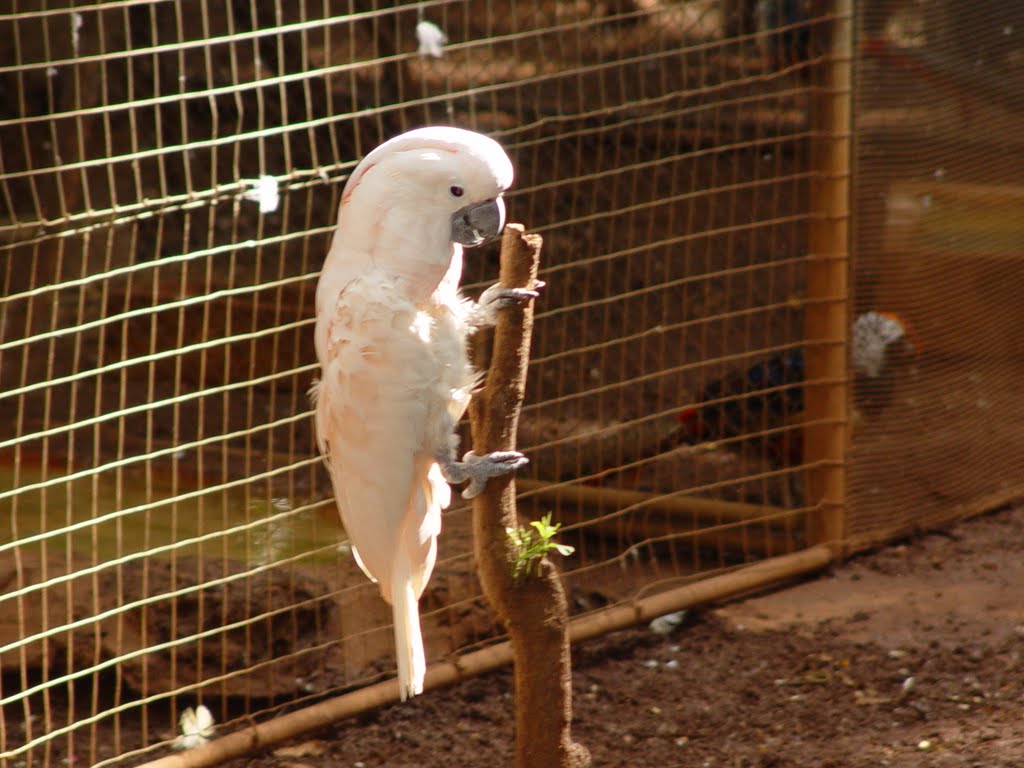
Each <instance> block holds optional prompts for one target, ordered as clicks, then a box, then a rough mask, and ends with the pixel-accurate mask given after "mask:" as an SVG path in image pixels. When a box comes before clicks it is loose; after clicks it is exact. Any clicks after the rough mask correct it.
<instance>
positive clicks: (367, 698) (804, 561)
mask: <svg viewBox="0 0 1024 768" xmlns="http://www.w3.org/2000/svg"><path fill="white" fill-rule="evenodd" d="M831 562H832V550H831V548H830V547H828V546H825V545H819V546H816V547H811V548H810V549H805V550H801V551H800V552H795V553H793V554H790V555H782V556H780V557H774V558H771V559H769V560H762V561H761V562H758V563H754V564H753V565H748V566H744V567H742V568H738V569H737V570H735V571H730V572H729V573H725V574H722V575H721V576H713V577H711V578H708V579H703V580H701V581H697V582H694V583H692V584H687V585H685V586H682V587H677V588H675V589H671V590H667V591H665V592H660V593H658V594H656V595H651V596H649V597H645V598H642V599H640V600H636V601H633V602H629V603H622V604H619V605H615V606H611V607H609V608H605V609H603V610H601V611H599V612H597V613H593V614H588V615H586V616H580V617H579V618H576V619H573V620H572V621H571V622H569V639H570V641H571V642H573V643H578V642H582V641H584V640H589V639H592V638H595V637H600V636H601V635H605V634H608V633H609V632H615V631H618V630H620V629H625V628H627V627H630V626H633V625H634V624H638V623H643V622H647V621H650V620H651V619H654V618H656V617H658V616H663V615H664V614H666V613H672V612H673V611H681V610H683V609H686V608H693V607H695V606H698V605H705V604H708V603H713V602H719V601H722V600H726V599H728V598H732V597H736V596H738V595H743V594H746V593H749V592H752V591H754V590H756V589H763V588H765V587H767V586H770V585H772V584H777V583H780V582H785V581H789V580H791V579H795V578H799V577H801V576H806V575H808V574H811V573H814V572H816V571H820V570H822V569H823V568H826V567H827V566H828V565H829V564H830V563H831ZM511 661H512V645H511V643H510V642H508V641H506V642H503V643H499V644H497V645H492V646H489V647H487V648H483V649H481V650H479V651H474V652H473V653H468V654H466V655H465V656H460V657H455V658H453V659H451V660H449V661H444V662H440V663H436V664H431V665H430V668H429V669H428V670H427V677H426V680H425V681H424V688H425V689H426V690H433V689H436V688H440V687H443V686H447V685H453V684H455V683H458V682H461V681H462V680H466V679H468V678H470V677H474V676H476V675H480V674H484V673H486V672H491V671H494V670H496V669H500V668H501V667H504V666H506V665H507V664H509V662H511ZM397 701H398V681H397V680H388V681H386V682H382V683H376V684H374V685H369V686H367V687H365V688H360V689H359V690H357V691H353V692H351V693H346V694H343V695H341V696H338V697H336V698H333V699H328V700H326V701H322V702H319V703H317V704H312V705H310V706H308V707H305V708H303V709H300V710H296V711H294V712H289V713H287V714H284V715H281V716H280V717H276V718H274V719H272V720H267V721H266V722H263V723H257V724H255V725H251V726H249V727H248V728H244V729H242V730H240V731H235V732H234V733H229V734H227V735H225V736H221V737H220V738H218V739H215V740H213V741H210V742H208V743H206V744H203V745H201V746H199V747H195V748H194V749H190V750H187V751H185V752H179V753H175V754H172V755H167V756H166V757H162V758H159V759H157V760H151V761H150V762H148V763H144V764H143V765H142V766H141V768H210V766H215V765H220V764H222V763H226V762H227V761H228V760H234V759H237V758H239V757H244V756H245V755H247V754H249V753H251V752H253V751H254V750H257V749H268V748H270V747H273V746H275V745H277V744H280V743H282V742H284V741H287V740H289V739H294V738H297V737H299V736H302V735H303V734H306V733H309V732H311V731H315V730H317V729H318V728H323V727H325V726H328V725H331V724H332V723H336V722H338V721H340V720H344V719H346V718H349V717H353V716H355V715H358V714H360V713H362V712H368V711H370V710H372V709H377V708H379V707H382V706H386V705H389V704H394V703H396V702H397Z"/></svg>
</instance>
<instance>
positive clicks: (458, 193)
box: [448, 184, 466, 197]
mask: <svg viewBox="0 0 1024 768" xmlns="http://www.w3.org/2000/svg"><path fill="white" fill-rule="evenodd" d="M448 191H449V192H451V195H452V197H462V196H463V195H464V194H466V190H464V189H463V188H462V187H460V186H459V185H458V184H452V185H451V186H450V187H448Z"/></svg>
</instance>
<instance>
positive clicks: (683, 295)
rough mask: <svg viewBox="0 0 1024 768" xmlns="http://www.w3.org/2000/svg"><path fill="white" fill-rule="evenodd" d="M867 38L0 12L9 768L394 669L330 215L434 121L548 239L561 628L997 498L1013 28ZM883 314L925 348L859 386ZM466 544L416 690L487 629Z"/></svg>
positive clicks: (137, 9)
mask: <svg viewBox="0 0 1024 768" xmlns="http://www.w3.org/2000/svg"><path fill="white" fill-rule="evenodd" d="M855 10H856V13H853V12H852V10H851V8H850V7H849V6H848V5H847V4H844V3H837V4H835V5H827V4H819V3H816V2H794V3H789V2H779V3H771V2H767V3H766V2H761V3H753V2H748V1H745V0H721V2H714V0H693V1H692V2H686V3H674V2H671V3H670V2H662V1H661V0H650V1H648V0H643V1H641V0H636V1H635V2H631V1H628V0H608V1H607V2H599V1H598V0H594V1H593V2H584V3H563V2H541V1H540V0H537V2H503V1H500V0H487V1H481V0H461V1H459V2H424V3H408V4H398V5H394V6H391V5H385V4H377V3H374V2H363V0H359V2H356V1H355V0H352V1H351V2H347V3H332V2H325V3H321V4H313V3H310V2H303V3H289V4H279V7H275V6H274V5H271V4H260V3H253V4H250V5H245V4H232V5H224V6H221V5H213V4H210V3H207V2H201V1H200V0H184V1H183V2H177V3H171V2H134V0H124V1H123V2H121V1H118V0H114V1H111V2H104V3H97V4H88V5H87V4H75V5H69V6H67V7H49V6H48V5H47V4H45V3H42V2H35V3H20V4H18V6H17V7H14V6H11V7H8V8H6V9H4V10H3V15H0V39H4V40H10V41H11V44H10V45H8V46H6V47H4V48H2V49H0V93H2V94H3V101H2V104H0V109H2V112H0V147H2V154H0V162H2V166H0V195H2V196H3V201H4V210H3V219H2V220H0V285H2V293H0V423H2V424H4V425H5V428H4V429H3V430H2V431H0V478H2V481H0V505H2V507H3V515H2V519H0V526H4V527H3V528H0V585H2V586H0V590H2V591H0V605H2V606H3V607H2V609H0V764H2V765H3V766H5V767H6V766H15V765H17V766H18V767H19V768H21V766H22V764H25V765H45V766H49V765H54V764H57V763H58V762H62V761H64V760H68V759H79V760H82V759H84V760H88V761H89V763H90V764H96V763H100V764H115V763H116V764H129V763H133V762H139V761H141V760H144V759H147V758H149V757H153V756H156V755H159V754H162V752H163V751H164V750H166V749H167V747H168V745H169V742H171V741H173V740H174V738H175V736H176V735H177V733H178V731H179V723H178V720H179V716H180V714H181V713H182V712H183V711H184V710H185V709H186V708H188V707H192V706H194V705H196V704H197V703H199V702H202V703H204V704H205V705H207V706H208V707H209V708H210V709H211V711H212V712H213V714H214V716H215V718H216V720H217V722H218V724H219V728H220V729H221V730H219V731H218V732H224V731H226V730H230V729H231V728H233V727H237V726H240V725H242V724H243V723H245V722H247V721H248V719H249V718H251V717H252V718H256V719H257V720H259V719H262V718H265V717H273V716H275V715H277V714H279V713H281V712H282V711H284V710H287V709H292V708H295V707H297V706H302V705H304V704H306V703H309V702H311V701H315V700H317V699H319V698H321V697H323V696H324V695H327V694H331V693H338V692H342V691H345V690H350V689H352V688H357V687H360V686H364V685H366V684H368V683H370V682H373V681H376V680H378V679H382V678H386V677H389V676H391V675H392V674H393V666H394V664H393V655H392V648H391V644H392V640H391V629H390V614H389V611H388V609H387V607H386V606H385V605H384V604H383V602H382V601H381V600H380V598H379V596H378V594H377V592H376V588H375V587H374V586H373V585H372V584H369V583H368V582H366V580H365V579H364V578H363V577H362V575H361V574H360V573H359V572H358V570H357V569H356V567H355V566H354V564H353V561H352V558H351V554H350V552H349V551H348V550H347V549H346V548H345V546H344V540H345V536H344V531H343V530H341V528H340V526H339V524H338V523H337V520H336V515H335V511H334V507H333V502H332V500H331V497H330V489H329V487H328V483H327V481H326V476H325V474H324V472H323V470H322V468H321V466H320V463H319V459H318V458H317V456H316V451H315V446H314V442H313V439H312V434H311V421H310V411H309V405H308V400H307V398H306V390H307V388H308V386H309V383H310V381H311V379H312V378H313V376H314V375H315V365H314V355H313V352H312V343H311V340H312V318H313V311H314V310H313V301H312V291H313V287H314V285H315V281H316V276H317V272H318V269H319V265H320V261H321V259H322V257H323V254H324V253H325V252H326V249H327V245H328V243H329V240H330V237H331V234H332V225H333V221H334V212H335V210H336V206H337V203H338V195H339V191H340V186H341V184H342V183H343V181H344V179H345V178H346V177H347V174H348V173H349V172H350V171H351V169H352V168H353V167H354V165H355V163H356V162H357V161H358V160H359V158H360V157H362V156H363V155H364V154H366V152H367V151H369V149H371V148H372V147H373V146H375V145H376V144H378V143H379V142H380V141H382V140H384V139H386V138H388V137H390V136H392V135H394V134H396V133H398V132H400V131H402V130H405V129H407V128H412V127H415V126H417V125H422V124H426V123H449V124H456V125H461V126H465V127H469V128H473V129H476V130H480V131H484V132H487V133H489V134H491V135H493V136H495V137H496V138H498V139H499V140H500V141H501V142H502V143H503V144H504V145H505V146H506V147H507V148H508V150H509V153H510V155H511V156H512V158H513V161H514V163H515V166H516V172H517V182H516V185H515V188H514V189H513V191H512V192H511V194H510V195H509V208H510V211H511V215H512V218H513V219H515V220H519V221H522V222H524V223H526V224H527V226H528V227H529V228H530V229H532V230H533V231H537V232H540V233H541V234H542V235H543V236H544V238H545V248H544V253H543V265H542V267H543V268H542V277H543V278H544V279H545V280H546V281H547V283H548V287H547V288H546V290H545V293H544V296H543V299H542V301H541V302H540V304H539V305H538V316H537V325H536V329H535V343H534V358H533V361H532V363H531V369H530V383H529V391H528V400H527V406H526V409H525V411H524V415H523V419H522V427H521V433H520V444H521V446H522V448H523V449H524V450H525V451H526V452H527V453H528V454H529V455H530V456H531V458H532V464H531V468H530V470H529V474H528V475H527V476H526V477H524V478H523V480H522V481H521V482H520V498H521V505H522V506H521V509H522V512H523V515H524V517H527V518H531V519H532V518H536V517H539V516H540V515H542V514H544V513H546V512H548V511H551V512H553V513H554V517H555V519H556V520H559V521H561V522H562V523H563V525H564V528H563V532H562V534H561V536H562V538H563V540H565V541H566V542H567V543H571V544H573V545H574V546H575V547H576V553H575V554H574V556H573V557H572V558H570V559H568V560H566V561H564V562H563V563H561V565H562V568H563V571H564V573H565V581H566V586H567V589H568V591H569V596H570V599H571V602H572V606H573V611H574V613H576V614H577V615H578V616H587V615H591V616H600V615H604V614H606V613H608V612H611V611H614V610H616V609H617V608H621V607H622V606H628V605H631V604H632V603H633V602H634V601H636V600H638V599H642V598H643V597H645V596H648V595H651V594H657V593H660V592H663V591H668V590H671V589H672V588H674V587H678V586H680V585H686V584H696V583H699V582H703V581H705V580H707V579H709V578H713V577H718V576H723V575H727V574H730V573H733V572H743V571H744V569H746V568H748V567H749V564H751V563H756V562H760V561H764V560H770V559H772V558H775V557H778V556H781V555H787V554H790V553H794V552H800V551H803V550H805V549H806V548H807V547H809V546H810V545H811V544H812V543H814V542H817V541H828V542H831V543H833V544H836V545H837V548H838V549H840V550H842V551H852V550H855V549H858V548H861V547H864V546H870V545H871V544H874V543H877V542H880V541H884V540H888V539H890V538H893V537H896V536H902V535H906V534H907V533H911V532H913V531H915V530H920V529H924V528H927V527H930V526H933V525H936V524H940V523H942V522H945V521H948V520H951V519H956V518H959V517H963V516H967V515H969V514H974V513H977V512H979V511H983V510H984V509H987V508H991V507H992V506H994V505H997V504H999V503H1005V502H1006V501H1008V500H1011V499H1013V498H1015V497H1016V496H1017V495H1018V494H1019V488H1018V487H1017V486H1016V485H1015V478H1016V477H1017V476H1018V473H1017V469H1018V464H1019V463H1021V459H1020V458H1019V456H1020V452H1019V451H1016V450H1015V443H1014V442H1012V441H1013V438H1014V437H1015V436H1016V435H1017V434H1019V431H1020V430H1019V422H1018V420H1017V416H1018V414H1019V412H1020V398H1019V397H1016V396H1015V394H1014V393H1015V382H1016V380H1017V377H1018V375H1019V373H1020V371H1019V370H1018V368H1019V366H1020V351H1019V349H1018V344H1019V342H1018V341H1017V339H1018V338H1019V337H1020V334H1019V333H1018V331H1019V330H1020V329H1019V328H1018V325H1019V321H1018V319H1017V317H1016V316H1015V315H1014V313H1013V311H1012V310H1011V309H1010V308H1012V307H1013V306H1014V301H1013V299H1014V297H1016V296H1019V295H1021V294H1020V288H1021V286H1020V285H1018V282H1019V281H1020V280H1022V279H1024V278H1022V277H1021V276H1020V270H1019V269H1015V268H1014V267H1015V266H1016V258H1015V257H1017V256H1019V255H1020V254H1021V252H1022V251H1024V223H1022V222H1024V217H1022V216H1021V215H1020V207H1021V202H1022V196H1024V193H1022V188H1021V187H1020V186H1019V184H1018V180H1019V179H1020V178H1021V173H1020V171H1021V170H1022V169H1021V168H1020V165H1021V163H1022V160H1021V157H1022V154H1021V153H1020V151H1019V146H1018V145H1019V139H1018V137H1019V136H1021V135H1024V133H1022V132H1021V130H1020V128H1021V110H1022V109H1024V98H1022V88H1024V85H1022V79H1024V78H1022V75H1021V68H1022V66H1024V64H1022V60H1021V55H1020V54H1021V45H1020V44H1019V43H1018V42H1017V41H1018V38H1019V32H1020V30H1022V29H1024V24H1022V23H1021V22H1024V19H1020V18H1019V16H1021V15H1022V14H1021V12H1020V11H1017V10H1014V8H1013V4H1005V3H997V2H995V1H994V0H985V2H982V3H980V4H975V5H972V6H970V7H969V8H968V7H965V6H963V4H961V6H958V5H955V4H954V3H952V2H935V3H930V4H928V5H927V6H923V5H921V4H917V3H912V2H898V1H897V0H885V1H884V2H883V1H882V0H875V1H874V2H866V3H859V4H857V6H856V9H855ZM420 22H430V23H432V24H434V25H436V27H437V29H439V30H442V31H443V32H444V33H445V34H446V36H447V39H448V42H447V45H446V46H445V48H444V50H443V52H442V55H441V56H440V57H437V58H435V57H433V56H432V55H430V54H429V53H427V52H424V53H421V52H419V50H418V48H419V40H418V39H417V36H416V27H417V24H419V23H420ZM847 229H849V230H850V231H849V232H847V231H846V230H847ZM851 252H852V254H853V256H852V258H851V256H850V254H851ZM494 256H495V254H494V252H493V250H491V251H484V252H482V253H476V254H474V255H472V256H471V257H470V258H468V259H467V272H468V275H467V282H468V283H469V290H470V291H471V292H472V291H475V290H479V288H481V287H482V286H483V285H485V284H486V281H487V280H488V279H493V275H494V273H495V268H496V261H495V258H494ZM1002 307H1006V308H1007V310H1006V311H1001V310H998V311H997V309H996V308H1002ZM869 311H879V312H887V313H892V314H896V315H898V317H899V318H900V320H901V322H902V323H903V325H904V326H905V327H906V328H907V329H908V338H911V339H912V340H913V346H914V354H913V355H912V356H911V357H910V358H909V359H902V360H898V361H894V364H893V365H892V366H891V367H890V369H889V370H888V375H887V376H886V377H884V379H883V381H882V382H881V383H879V382H869V384H871V386H864V385H863V384H864V382H860V386H859V385H858V381H857V380H856V376H855V374H854V370H853V369H854V367H855V366H854V365H853V364H852V360H851V356H852V351H851V344H850V339H849V337H850V331H849V330H848V329H849V327H850V323H851V322H852V321H853V320H854V318H855V317H857V316H859V315H861V314H863V313H865V312H869ZM883 385H884V386H883ZM469 530H470V527H469V519H468V510H467V509H465V508H461V507H460V508H454V509H452V510H451V511H450V512H449V513H448V514H447V515H446V517H445V532H444V535H443V537H442V542H441V553H440V560H439V564H438V567H437V570H436V572H435V575H434V577H433V579H432V581H431V585H430V587H429V589H428V591H427V592H426V594H425V596H424V600H423V605H422V609H423V613H424V628H425V632H426V636H427V652H428V657H429V658H430V659H431V660H441V659H444V658H446V657H450V656H451V655H454V654H462V653H465V652H467V651H471V650H473V649H478V648H481V647H485V646H487V645H489V644H491V643H493V642H495V640H496V639H498V638H500V637H501V634H502V633H501V628H500V627H498V626H496V625H495V622H494V619H493V616H492V614H491V612H490V610H489V608H488V607H487V606H486V605H485V604H484V603H483V602H482V599H481V597H480V594H479V589H478V586H477V584H476V581H475V576H474V572H473V565H472V559H471V541H470V538H469V535H470V534H469Z"/></svg>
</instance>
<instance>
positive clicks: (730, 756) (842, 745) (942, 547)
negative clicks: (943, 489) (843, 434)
mask: <svg viewBox="0 0 1024 768" xmlns="http://www.w3.org/2000/svg"><path fill="white" fill-rule="evenodd" d="M1022 583H1024V508H1021V509H1013V510H1004V511H1001V512H998V513H995V514H992V515H988V516H986V517H983V518H980V519H976V520H973V521H969V522H966V523H963V524H961V525H959V526H957V527H955V528H952V529H950V530H947V531H945V532H942V533H936V534H932V535H929V536H926V537H924V538H921V539H918V540H915V541H912V542H909V543H907V544H903V545H897V546H891V547H888V548H885V549H883V550H880V551H878V552H876V553H873V554H870V555H867V556H863V557H860V558H857V559H854V560H852V561H850V562H849V563H847V564H845V565H844V566H842V567H839V568H836V569H835V570H834V571H833V572H832V573H830V574H828V575H825V576H823V577H821V578H817V579H814V580H811V581H808V582H805V583H802V584H799V585H797V586H795V587H791V588H788V589H784V590H780V591H777V592H773V593H770V594H767V595H764V596H760V597H756V598H752V599H748V600H745V601H742V602H737V603H733V604H731V605H727V606H724V607H720V608H718V609H715V610H711V611H706V612H702V613H692V614H691V615H690V616H689V617H688V618H687V621H686V622H685V623H684V624H683V625H682V626H681V627H679V628H678V629H676V630H675V631H674V632H673V634H672V635H670V636H668V637H662V636H658V635H655V634H653V633H652V632H651V631H650V630H649V629H647V628H646V627H641V628H636V629H633V630H629V631H625V632H620V633H617V634H614V635H611V636H609V637H607V638H603V639H600V640H596V641H591V642H588V643H585V644H583V645H581V646H579V647H576V648H574V666H575V668H574V689H575V693H576V699H575V714H576V724H575V727H574V732H575V736H576V738H577V739H578V740H579V741H581V742H582V743H583V744H585V745H586V746H587V747H588V748H589V749H590V750H591V753H592V755H593V764H594V765H595V766H630V767H631V768H645V767H650V768H654V767H655V766H657V768H671V767H673V766H700V767H701V768H703V767H704V766H707V767H708V768H712V767H715V768H717V767H719V766H720V767H723V768H724V767H725V766H737V767H738V766H758V767H762V768H768V767H769V766H771V767H772V768H789V767H793V768H796V767H798V766H799V767H800V768H830V767H831V768H840V767H842V768H860V767H861V766H900V767H901V768H916V767H917V766H928V767H929V768H931V767H932V766H978V767H979V768H981V767H982V766H984V768H1010V767H1011V766H1020V765H1024V674H1022V672H1024V665H1022V655H1024V590H1022V589H1021V586H1020V585H1021V584H1022ZM512 706H513V700H512V688H511V674H510V672H509V671H507V670H506V671H502V672H500V673H495V674H492V675H488V676H485V677H481V678H478V679H474V680H470V681H467V682H465V683H463V684H460V685H458V686H455V687H453V688H449V689H445V690H440V691H434V692H428V693H427V694H425V695H424V696H421V697H419V698H417V699H415V700H413V701H412V702H411V703H408V704H404V705H398V706H393V707H389V708H386V709H383V710H380V711H377V712H374V713H371V714H368V715H366V716H364V717H362V718H359V719H356V720H352V721H348V722H344V723H339V724H338V725H336V726H334V727H332V728H330V729H327V730H324V731H321V732H319V733H317V734H313V735H310V736H308V737H306V738H305V739H303V740H301V741H298V742H295V743H292V744H290V745H287V746H285V747H283V748H278V749H276V750H274V751H272V752H268V753H265V754H263V755H259V756H255V757H253V758H250V759H247V760H238V761H236V762H235V763H234V764H233V765H234V767H235V768H243V766H244V768H272V767H273V768H327V767H328V766H330V767H331V768H338V767H339V766H353V767H359V766H361V767H362V768H378V767H382V766H388V767H389V768H412V767H413V766H417V767H418V766H435V765H444V766H467V767H470V768H472V767H475V766H481V767H482V766H488V767H491V766H499V765H509V764H510V763H511V754H512V743H513V732H512V723H513V711H512Z"/></svg>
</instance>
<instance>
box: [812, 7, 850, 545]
mask: <svg viewBox="0 0 1024 768" xmlns="http://www.w3.org/2000/svg"><path fill="white" fill-rule="evenodd" d="M833 10H834V19H835V21H834V24H833V29H832V53H831V55H830V56H828V57H826V59H825V61H824V63H823V64H822V65H821V67H820V69H819V72H820V79H819V81H818V88H817V89H816V91H817V92H816V99H815V105H814V111H813V115H812V121H813V132H812V136H813V138H812V149H813V153H812V160H813V163H814V168H815V170H816V174H815V176H814V178H813V180H812V184H811V200H812V201H813V202H812V205H815V206H816V208H817V209H816V210H815V211H814V216H813V217H812V219H811V223H810V226H809V231H808V247H809V251H810V257H809V260H808V263H807V309H806V313H805V325H806V337H807V343H806V347H805V361H806V371H807V374H806V381H807V382H808V383H807V385H806V387H805V398H806V402H807V419H808V426H807V427H806V430H805V435H804V446H805V460H806V461H807V463H808V464H811V465H813V468H812V469H810V470H809V471H808V472H807V500H808V503H809V504H817V505H818V509H817V510H816V511H814V512H812V514H811V515H810V516H809V517H808V530H807V539H808V541H809V542H810V543H829V544H831V545H832V546H834V547H835V549H836V552H837V553H838V551H839V549H840V542H841V541H842V539H843V538H844V536H845V533H846V501H847V499H846V457H847V454H848V446H849V439H850V438H849V429H848V421H849V413H850V408H851V400H850V391H849V390H850V388H849V386H848V385H847V379H848V375H849V371H848V370H847V368H848V366H847V349H848V347H847V336H848V328H849V318H850V314H851V313H850V310H849V305H848V283H849V280H848V272H849V268H850V259H849V247H850V183H851V175H850V157H851V152H852V141H851V132H852V128H851V126H852V120H851V116H852V111H851V106H850V102H851V97H852V66H851V58H852V54H853V44H852V38H853V2H852V0H834V2H833ZM816 382H826V383H816Z"/></svg>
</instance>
